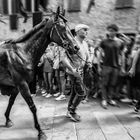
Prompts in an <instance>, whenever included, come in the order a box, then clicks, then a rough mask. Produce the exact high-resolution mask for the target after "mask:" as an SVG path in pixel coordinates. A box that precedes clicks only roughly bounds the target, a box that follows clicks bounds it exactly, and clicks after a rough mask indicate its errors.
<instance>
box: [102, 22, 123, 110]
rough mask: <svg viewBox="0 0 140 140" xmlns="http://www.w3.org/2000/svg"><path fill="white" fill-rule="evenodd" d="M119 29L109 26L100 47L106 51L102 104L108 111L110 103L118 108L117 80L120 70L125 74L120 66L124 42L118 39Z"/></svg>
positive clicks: (112, 25)
mask: <svg viewBox="0 0 140 140" xmlns="http://www.w3.org/2000/svg"><path fill="white" fill-rule="evenodd" d="M118 31H119V28H118V26H117V25H116V24H110V25H109V26H107V35H106V39H104V40H103V41H101V44H100V47H101V48H102V49H103V51H104V57H103V68H102V72H101V75H102V80H101V88H102V102H101V105H102V107H103V108H105V109H107V105H108V103H109V104H110V105H113V106H116V105H117V104H116V101H114V100H113V98H112V97H113V94H115V90H116V86H117V80H118V75H119V72H120V70H121V71H123V72H124V68H123V67H121V66H120V65H119V56H120V55H121V53H122V50H123V47H124V44H123V41H122V40H121V39H119V38H117V37H116V35H117V34H118Z"/></svg>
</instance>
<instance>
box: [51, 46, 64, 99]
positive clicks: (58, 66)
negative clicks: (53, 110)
mask: <svg viewBox="0 0 140 140" xmlns="http://www.w3.org/2000/svg"><path fill="white" fill-rule="evenodd" d="M64 53H65V49H63V48H62V47H60V46H57V56H56V57H55V59H54V65H53V69H55V71H56V78H57V84H58V88H59V92H58V93H56V94H54V96H56V100H57V101H60V100H66V96H65V85H66V70H65V69H66V68H65V66H64V65H63V63H62V61H61V57H62V55H63V54H64Z"/></svg>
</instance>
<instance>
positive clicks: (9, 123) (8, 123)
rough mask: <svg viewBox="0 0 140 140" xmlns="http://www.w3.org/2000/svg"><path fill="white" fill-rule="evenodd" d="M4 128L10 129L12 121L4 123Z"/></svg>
mask: <svg viewBox="0 0 140 140" xmlns="http://www.w3.org/2000/svg"><path fill="white" fill-rule="evenodd" d="M5 126H6V127H8V128H9V127H12V126H13V123H12V121H11V120H8V121H6V123H5Z"/></svg>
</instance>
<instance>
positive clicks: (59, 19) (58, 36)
mask: <svg viewBox="0 0 140 140" xmlns="http://www.w3.org/2000/svg"><path fill="white" fill-rule="evenodd" d="M50 40H51V41H52V42H55V43H57V44H58V45H59V46H61V47H63V48H64V49H66V50H67V51H68V52H69V53H71V54H74V53H77V52H78V50H79V47H78V45H77V43H76V40H75V39H74V36H73V35H72V33H71V31H70V28H69V26H68V24H67V19H66V18H65V17H64V14H60V8H59V7H58V9H57V12H56V13H55V16H54V19H53V26H52V28H51V31H50Z"/></svg>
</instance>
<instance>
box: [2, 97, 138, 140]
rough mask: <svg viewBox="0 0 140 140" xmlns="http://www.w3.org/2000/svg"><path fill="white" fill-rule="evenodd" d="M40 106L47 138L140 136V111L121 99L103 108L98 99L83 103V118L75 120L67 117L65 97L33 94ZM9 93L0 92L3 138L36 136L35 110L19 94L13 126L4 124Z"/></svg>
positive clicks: (14, 139)
mask: <svg viewBox="0 0 140 140" xmlns="http://www.w3.org/2000/svg"><path fill="white" fill-rule="evenodd" d="M33 98H34V101H35V104H36V106H37V109H38V117H39V121H40V123H41V127H42V129H43V130H44V132H45V133H46V135H47V137H48V140H121V139H123V140H140V120H139V119H138V115H139V114H135V113H134V111H133V108H132V106H129V105H128V104H126V103H119V105H120V107H112V106H109V108H108V109H107V110H104V109H103V108H102V107H101V106H100V103H99V100H95V99H94V100H90V102H88V103H86V104H80V106H79V109H78V110H77V112H78V113H79V114H80V115H81V118H82V121H81V122H79V123H74V122H72V121H71V120H70V119H68V118H66V116H65V114H66V107H67V100H66V101H55V100H54V97H51V98H49V99H46V98H44V97H41V96H36V97H33ZM7 103H8V97H6V96H0V140H37V131H36V130H35V128H34V125H33V118H32V114H31V112H30V111H29V109H28V106H27V105H26V104H25V101H24V100H23V99H22V98H21V96H20V95H19V96H18V98H17V100H16V102H15V104H14V106H13V109H12V112H11V119H12V121H13V122H14V126H13V127H11V128H5V127H4V123H5V118H4V112H5V109H6V106H7Z"/></svg>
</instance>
